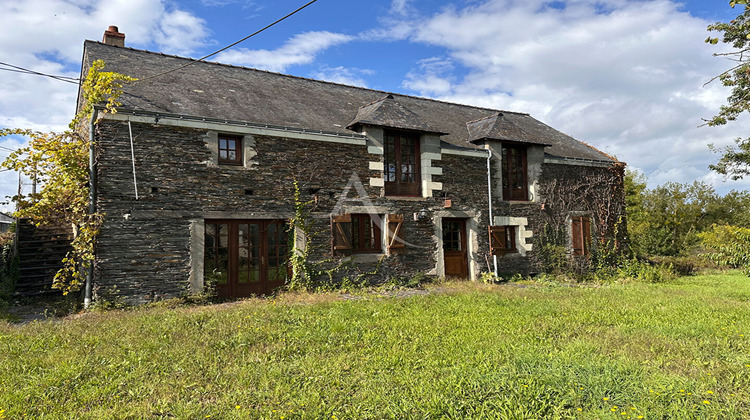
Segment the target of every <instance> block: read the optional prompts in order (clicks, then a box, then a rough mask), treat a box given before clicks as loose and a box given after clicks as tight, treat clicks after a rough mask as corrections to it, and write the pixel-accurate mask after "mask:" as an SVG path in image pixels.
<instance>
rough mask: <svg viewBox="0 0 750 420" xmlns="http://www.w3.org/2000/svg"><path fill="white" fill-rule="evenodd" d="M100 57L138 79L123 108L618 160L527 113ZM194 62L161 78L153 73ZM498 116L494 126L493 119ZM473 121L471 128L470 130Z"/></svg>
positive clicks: (239, 70)
mask: <svg viewBox="0 0 750 420" xmlns="http://www.w3.org/2000/svg"><path fill="white" fill-rule="evenodd" d="M97 59H101V60H104V62H105V63H106V67H105V69H104V70H105V71H116V72H119V73H123V74H127V75H129V76H132V77H136V78H138V79H141V80H138V81H136V82H134V83H129V84H127V85H126V86H125V91H124V93H123V95H122V96H121V97H120V99H119V100H120V102H122V107H123V108H126V109H130V110H138V111H147V112H156V113H160V112H161V113H169V114H180V115H187V116H191V117H201V118H216V119H225V120H234V121H243V122H248V123H258V124H269V125H275V126H282V127H289V128H295V129H306V130H319V131H323V132H332V133H337V134H342V135H351V134H353V133H354V131H352V130H351V129H350V128H347V127H352V126H356V125H357V124H365V123H371V124H379V125H385V126H389V127H394V128H404V129H415V130H423V131H429V132H433V133H445V135H443V136H442V137H441V140H442V141H444V142H446V143H449V144H452V145H454V146H459V147H463V148H478V146H477V145H476V144H474V143H471V142H470V141H474V142H475V143H476V142H477V141H478V140H480V139H481V136H482V135H484V137H487V138H495V137H501V138H499V139H501V140H507V141H516V142H525V143H533V144H544V145H549V147H546V148H545V153H546V154H547V155H551V156H557V157H562V158H573V159H590V160H597V161H605V162H613V161H615V160H614V159H613V158H611V157H610V156H608V155H606V154H604V153H602V152H600V151H598V150H596V149H594V148H593V147H591V146H588V145H586V144H584V143H582V142H579V141H577V140H575V139H574V138H572V137H570V136H568V135H566V134H564V133H561V132H559V131H557V130H555V129H553V128H552V127H550V126H548V125H546V124H544V123H542V122H540V121H538V120H536V119H534V118H533V117H531V116H530V115H528V114H523V113H518V112H509V111H500V110H495V109H488V108H481V107H474V106H468V105H460V104H455V103H450V102H443V101H438V100H433V99H426V98H419V97H415V96H409V95H400V94H397V93H389V92H383V91H378V90H372V89H365V88H360V87H354V86H347V85H342V84H336V83H330V82H323V81H318V80H312V79H306V78H301V77H295V76H288V75H283V74H278V73H272V72H267V71H262V70H255V69H249V68H245V67H236V66H230V65H225V64H219V63H211V62H197V61H195V60H192V59H189V58H183V57H177V56H171V55H165V54H161V53H154V52H149V51H144V50H136V49H133V48H123V47H115V46H111V45H105V44H102V43H100V42H95V41H86V42H85V43H84V54H83V63H82V72H83V70H84V69H87V68H88V67H89V65H90V63H91V62H93V61H94V60H97ZM187 63H192V64H191V65H190V66H187V67H185V68H183V69H180V70H177V71H173V72H170V73H167V74H164V75H161V76H159V77H155V78H149V76H152V75H155V74H159V73H162V72H165V71H167V70H171V69H175V68H178V67H180V66H183V65H185V64H187ZM493 118H494V121H493ZM467 124H468V125H467Z"/></svg>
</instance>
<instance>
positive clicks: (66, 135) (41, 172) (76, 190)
mask: <svg viewBox="0 0 750 420" xmlns="http://www.w3.org/2000/svg"><path fill="white" fill-rule="evenodd" d="M103 68H104V62H103V61H101V60H97V61H95V62H94V63H92V65H91V67H90V69H89V71H88V74H87V76H86V78H85V80H84V81H83V84H82V94H83V100H84V102H83V103H84V106H83V107H82V108H81V110H80V111H79V112H78V113H77V114H76V116H75V117H74V118H73V121H71V123H70V125H69V127H68V130H67V131H65V132H62V133H54V132H50V133H44V132H39V131H33V130H26V129H2V130H0V137H2V136H10V135H17V136H24V137H27V138H28V139H29V143H28V145H27V146H25V147H22V148H20V149H18V150H16V151H14V152H13V153H11V154H10V156H8V158H7V159H6V160H5V161H4V162H3V163H2V167H3V168H7V169H12V170H15V171H18V172H20V173H22V174H24V175H26V176H28V177H31V178H32V179H34V180H35V181H36V182H37V183H38V184H40V185H41V188H40V190H39V192H37V193H32V194H28V195H19V196H16V197H13V200H14V201H15V202H16V203H17V204H18V211H17V212H16V216H17V217H25V218H30V219H32V220H33V221H34V223H35V224H37V225H57V226H59V225H67V226H70V227H71V228H72V230H73V240H72V242H71V251H70V252H69V253H68V254H67V255H66V257H65V258H64V259H63V261H62V262H63V268H62V269H60V270H59V271H58V272H57V274H56V275H55V278H54V282H53V287H54V288H57V289H61V290H63V292H64V293H67V292H69V291H74V290H78V289H79V288H80V286H81V284H82V283H83V280H84V274H83V272H82V269H84V268H87V267H89V266H90V264H91V262H92V261H93V259H94V240H95V237H96V234H97V232H98V229H99V224H100V220H101V215H99V214H89V186H88V182H89V171H88V163H89V139H88V134H87V133H85V131H84V130H82V128H83V123H84V122H86V121H88V120H90V119H91V115H92V112H93V109H94V105H96V104H101V103H103V104H104V110H103V111H102V112H104V113H106V112H111V113H114V112H116V107H117V106H118V105H120V104H119V102H118V101H117V98H118V97H119V96H120V94H121V93H122V86H123V83H124V82H127V81H131V80H135V79H133V78H131V77H128V76H125V75H122V74H119V73H114V72H105V71H102V70H103Z"/></svg>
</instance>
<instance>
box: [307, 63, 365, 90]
mask: <svg viewBox="0 0 750 420" xmlns="http://www.w3.org/2000/svg"><path fill="white" fill-rule="evenodd" d="M374 73H375V72H374V71H372V70H368V69H358V68H347V67H343V66H338V67H327V66H323V67H321V68H320V69H318V70H317V71H316V72H314V73H313V74H312V75H311V77H312V78H314V79H318V80H325V81H327V82H333V83H340V84H343V85H349V86H359V87H367V81H366V80H365V79H364V78H363V77H362V76H371V75H373V74H374Z"/></svg>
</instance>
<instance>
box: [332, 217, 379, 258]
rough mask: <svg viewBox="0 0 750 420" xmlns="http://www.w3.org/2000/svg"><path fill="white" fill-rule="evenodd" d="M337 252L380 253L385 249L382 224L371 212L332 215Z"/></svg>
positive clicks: (334, 245)
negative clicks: (382, 238)
mask: <svg viewBox="0 0 750 420" xmlns="http://www.w3.org/2000/svg"><path fill="white" fill-rule="evenodd" d="M331 235H332V240H333V251H334V253H335V254H352V253H353V254H361V253H378V252H381V251H382V250H383V247H382V242H381V233H380V226H378V223H377V219H376V218H375V217H372V216H371V215H369V214H348V213H347V214H340V215H335V216H332V217H331Z"/></svg>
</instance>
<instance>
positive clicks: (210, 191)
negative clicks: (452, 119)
mask: <svg viewBox="0 0 750 420" xmlns="http://www.w3.org/2000/svg"><path fill="white" fill-rule="evenodd" d="M226 128H227V131H226V132H227V133H232V132H233V129H236V128H233V127H230V126H227V127H226ZM132 132H133V143H134V150H135V161H136V176H137V184H138V196H139V197H138V199H137V200H136V198H135V188H134V183H133V171H132V162H131V158H130V156H131V153H130V138H129V131H128V124H127V123H126V122H122V121H119V122H118V121H111V120H104V121H102V122H100V123H99V132H98V135H97V138H98V156H97V189H96V190H97V209H98V211H99V212H101V213H104V214H105V222H104V224H103V226H102V229H101V233H100V235H99V238H98V243H97V260H96V265H95V285H96V287H97V288H98V291H99V293H100V294H104V293H107V294H112V293H115V294H118V295H122V296H126V297H127V298H128V299H129V300H130V301H132V302H133V303H141V302H146V301H150V300H154V299H160V298H165V297H172V296H176V295H179V294H181V293H184V292H186V291H187V290H188V287H189V285H190V284H192V285H193V287H199V286H200V285H201V284H202V272H196V271H200V270H197V269H196V267H200V265H196V264H195V261H192V263H191V259H193V260H195V259H196V258H202V250H200V252H198V250H196V248H199V246H198V244H200V243H201V240H202V238H192V243H191V224H192V225H193V227H194V225H195V224H196V223H198V224H200V223H201V221H202V220H204V219H207V218H236V219H240V218H241V219H277V218H289V217H291V216H292V214H293V212H294V199H293V197H294V187H293V184H294V181H295V180H296V181H297V183H298V185H299V188H300V192H301V199H302V201H305V202H309V210H310V211H311V213H310V214H311V217H312V218H313V220H314V223H313V235H312V238H311V240H312V249H311V251H312V252H311V255H312V260H313V261H316V262H318V263H320V264H321V267H323V268H331V267H334V266H336V265H338V264H339V263H340V262H342V261H347V260H348V261H350V262H351V264H349V266H350V267H349V268H348V269H347V270H342V271H341V272H340V273H338V274H337V276H343V275H356V274H358V273H366V272H372V271H373V270H375V269H376V268H377V269H378V273H377V274H376V275H373V276H370V278H371V280H372V281H382V280H384V279H387V278H388V277H392V276H403V277H411V276H413V275H416V274H418V273H424V274H427V275H433V276H442V275H443V274H444V271H443V268H442V248H441V245H440V244H441V238H442V236H441V235H442V233H441V223H440V221H441V220H442V218H444V217H459V218H465V219H466V220H467V229H468V232H469V241H468V247H469V254H470V257H469V259H470V263H469V267H470V276H471V277H476V276H477V275H478V274H479V273H480V272H484V271H488V270H490V267H491V265H492V264H491V261H492V257H491V256H490V255H489V244H488V233H487V224H488V220H489V219H488V206H487V172H486V164H487V160H486V155H484V153H478V152H471V153H464V154H461V153H459V152H455V151H454V152H448V151H444V152H443V153H435V154H433V155H432V156H431V162H430V165H431V167H432V168H433V169H431V172H432V175H431V180H430V182H431V183H432V185H433V186H436V187H437V186H440V187H441V188H440V189H435V190H431V191H430V193H431V195H432V196H431V197H401V198H399V197H384V196H383V188H382V187H381V186H379V185H378V184H379V183H378V182H373V179H377V178H379V177H382V169H381V166H380V165H378V164H377V163H378V162H382V152H381V153H377V150H375V149H377V148H375V147H368V146H367V145H365V144H364V142H362V143H361V144H346V143H344V142H337V143H331V142H325V141H315V140H304V139H294V138H279V137H271V136H269V135H258V134H254V135H252V136H250V135H245V143H246V147H245V150H244V153H245V154H246V159H245V164H244V165H240V166H227V165H218V164H216V153H215V151H214V150H213V149H214V148H215V139H216V133H215V131H211V130H210V129H200V128H184V127H174V126H166V125H163V124H146V123H142V122H140V123H133V124H132ZM240 134H242V133H240ZM483 155H484V156H485V157H482V156H483ZM493 166H494V165H493ZM539 166H540V167H541V175H539V179H540V181H539V185H540V188H539V189H540V193H539V194H538V196H537V197H536V198H535V199H534V201H533V202H523V203H509V202H505V201H502V200H501V198H500V197H497V196H496V197H494V199H493V206H494V211H493V213H494V216H495V223H497V222H498V221H503V220H504V221H506V222H507V221H512V222H514V223H519V224H522V226H523V229H519V231H523V234H519V238H518V241H519V242H518V243H519V246H521V247H523V252H522V253H518V254H508V255H505V256H503V257H500V258H499V259H498V264H499V267H500V271H501V272H503V273H513V272H522V273H529V272H533V271H534V267H535V266H536V259H535V258H536V257H535V250H534V249H533V242H534V239H535V237H534V235H536V234H537V232H538V231H539V230H540V229H541V228H542V226H543V224H544V223H550V221H551V220H558V219H559V220H563V219H564V217H565V216H566V214H567V213H569V212H570V211H572V210H575V209H578V207H576V206H577V204H575V203H568V204H566V205H565V206H558V205H556V204H555V203H554V201H555V200H556V198H555V197H554V194H553V192H554V191H549V190H545V187H544V185H545V182H546V183H550V182H552V181H553V180H555V181H554V182H557V183H558V185H559V183H562V182H564V181H563V180H564V179H566V178H580V177H581V173H588V172H586V171H591V173H592V174H596V173H599V172H601V171H607V169H604V168H588V169H586V168H585V167H572V166H568V165H554V164H543V165H539ZM437 168H439V169H437ZM582 171H583V172H582ZM536 177H537V175H535V178H536ZM545 191H546V192H545ZM345 193H346V195H345ZM545 194H546V195H545ZM446 197H447V198H450V200H451V204H450V207H447V206H446V205H445V200H444V199H445V198H446ZM591 197H594V195H591ZM574 201H575V202H577V200H574ZM592 205H593V204H591V203H589V205H587V206H582V207H580V209H581V210H586V209H589V208H591V207H592ZM369 211H374V212H375V213H376V214H378V215H379V216H380V217H383V216H385V215H386V214H402V215H403V216H404V224H403V229H404V230H403V234H404V236H403V238H404V240H405V241H406V242H407V244H408V245H407V246H406V247H404V248H402V249H398V250H393V252H390V253H388V252H386V247H385V245H384V246H383V252H382V254H375V255H373V254H367V255H355V256H347V257H341V256H336V255H333V253H332V250H331V228H330V216H331V214H332V213H367V212H369ZM550 211H552V212H553V213H554V216H553V217H549V216H548V215H547V214H548V213H549V212H550ZM558 213H560V214H559V215H558ZM563 213H564V214H563ZM498 218H505V219H498ZM192 232H193V236H195V235H196V233H195V232H197V230H196V229H194V228H193V229H192ZM385 236H386V235H385V233H384V234H383V237H384V238H385ZM521 236H522V237H521ZM384 240H385V239H384ZM191 270H193V272H192V273H191ZM188 279H190V281H188Z"/></svg>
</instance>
